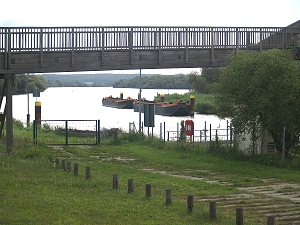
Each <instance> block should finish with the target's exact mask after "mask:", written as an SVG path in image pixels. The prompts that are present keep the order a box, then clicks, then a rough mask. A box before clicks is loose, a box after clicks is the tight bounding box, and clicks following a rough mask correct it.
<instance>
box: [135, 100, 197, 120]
mask: <svg viewBox="0 0 300 225" xmlns="http://www.w3.org/2000/svg"><path fill="white" fill-rule="evenodd" d="M145 104H154V105H155V107H154V110H155V114H156V115H162V116H193V115H194V96H190V101H188V102H183V101H181V100H178V101H177V102H164V97H163V96H161V100H160V102H157V101H149V100H146V99H142V101H141V104H140V103H139V101H137V100H136V101H134V102H133V108H134V111H135V112H139V108H140V106H141V113H144V105H145Z"/></svg>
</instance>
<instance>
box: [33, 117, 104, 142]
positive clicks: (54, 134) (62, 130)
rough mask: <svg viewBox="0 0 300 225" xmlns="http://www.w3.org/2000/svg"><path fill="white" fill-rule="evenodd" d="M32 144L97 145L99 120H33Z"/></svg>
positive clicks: (98, 140)
mask: <svg viewBox="0 0 300 225" xmlns="http://www.w3.org/2000/svg"><path fill="white" fill-rule="evenodd" d="M33 140H34V144H36V145H38V144H40V143H43V144H47V145H98V144H100V120H34V121H33Z"/></svg>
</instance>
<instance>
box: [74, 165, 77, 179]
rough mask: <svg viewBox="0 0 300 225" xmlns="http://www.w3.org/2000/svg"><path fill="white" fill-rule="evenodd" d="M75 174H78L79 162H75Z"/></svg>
mask: <svg viewBox="0 0 300 225" xmlns="http://www.w3.org/2000/svg"><path fill="white" fill-rule="evenodd" d="M74 176H78V163H74Z"/></svg>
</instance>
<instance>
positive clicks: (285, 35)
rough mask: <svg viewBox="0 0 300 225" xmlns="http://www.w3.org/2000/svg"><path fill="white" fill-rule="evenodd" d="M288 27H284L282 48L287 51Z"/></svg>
mask: <svg viewBox="0 0 300 225" xmlns="http://www.w3.org/2000/svg"><path fill="white" fill-rule="evenodd" d="M286 29H287V28H286V27H284V28H283V29H282V47H283V49H286V48H287V43H286V42H287V32H286Z"/></svg>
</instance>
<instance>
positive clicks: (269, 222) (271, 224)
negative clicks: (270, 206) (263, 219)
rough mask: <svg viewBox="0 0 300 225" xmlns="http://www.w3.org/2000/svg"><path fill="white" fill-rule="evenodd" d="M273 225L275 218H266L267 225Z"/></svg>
mask: <svg viewBox="0 0 300 225" xmlns="http://www.w3.org/2000/svg"><path fill="white" fill-rule="evenodd" d="M274 224H275V217H274V216H268V225H274Z"/></svg>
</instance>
